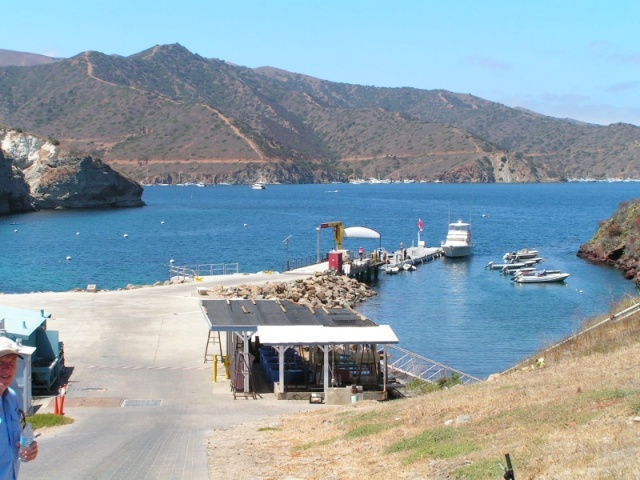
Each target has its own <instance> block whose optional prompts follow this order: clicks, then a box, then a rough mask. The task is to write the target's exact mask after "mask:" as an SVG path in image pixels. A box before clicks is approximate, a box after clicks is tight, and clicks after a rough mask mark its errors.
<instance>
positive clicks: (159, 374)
mask: <svg viewBox="0 0 640 480" xmlns="http://www.w3.org/2000/svg"><path fill="white" fill-rule="evenodd" d="M325 265H326V264H321V265H319V266H311V267H307V268H303V269H299V270H296V271H292V272H287V273H264V272H260V273H255V274H234V275H225V276H214V277H205V278H203V279H202V281H198V282H188V283H182V284H172V285H165V286H155V287H150V286H149V287H141V288H134V289H131V290H118V291H98V292H95V293H91V292H42V293H30V294H3V295H0V303H2V304H3V305H6V306H10V307H16V308H24V309H31V310H40V309H44V310H45V311H46V312H48V313H51V314H52V318H51V319H50V320H48V328H49V329H51V330H58V331H59V332H60V339H61V340H62V341H63V342H64V350H65V357H66V366H67V369H68V372H67V373H68V374H69V383H68V394H67V397H66V399H65V412H64V413H65V415H67V416H69V417H72V418H74V419H75V423H74V424H72V425H69V426H65V427H59V428H56V429H53V430H50V431H47V432H44V433H43V434H42V436H41V437H40V438H39V439H38V441H39V443H40V454H39V456H38V459H37V461H36V462H32V463H29V464H25V465H23V467H22V474H23V475H24V476H25V477H28V478H35V479H37V478H42V479H45V478H46V479H52V478H53V479H57V478H66V479H68V478H130V479H134V478H192V479H206V478H210V476H209V471H208V464H207V449H206V444H207V437H208V435H209V433H210V432H212V431H215V430H217V429H222V428H227V427H231V426H234V425H240V424H243V423H246V422H251V421H256V420H264V419H266V418H268V417H274V416H275V417H277V416H279V415H283V414H288V413H292V412H297V411H303V410H310V409H317V408H323V407H322V406H318V405H311V404H309V403H308V402H294V401H286V402H283V401H280V402H279V401H277V400H275V397H272V396H270V395H266V396H263V397H262V398H258V399H256V400H253V399H238V400H234V399H233V395H232V394H231V391H230V388H229V382H228V381H225V380H224V377H222V376H219V378H218V380H219V381H218V382H214V381H213V374H212V372H213V370H212V364H211V363H210V362H209V363H205V362H204V352H205V347H206V344H207V334H208V328H207V325H206V323H205V319H204V316H203V314H202V312H201V310H200V307H199V300H200V298H202V295H200V294H199V293H198V289H199V288H204V289H207V288H211V287H214V286H217V285H225V286H236V285H241V284H261V283H267V282H288V281H293V280H296V279H302V278H308V277H310V276H313V274H314V273H315V272H316V271H318V270H319V269H320V270H322V269H323V268H325ZM52 400H53V397H44V398H36V402H35V403H36V408H37V409H38V410H37V411H38V412H40V413H43V412H51V411H53V406H52V403H53V402H52ZM61 459H64V460H63V461H62V462H61Z"/></svg>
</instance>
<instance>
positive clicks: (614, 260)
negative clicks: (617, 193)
mask: <svg viewBox="0 0 640 480" xmlns="http://www.w3.org/2000/svg"><path fill="white" fill-rule="evenodd" d="M577 255H578V257H581V258H584V259H586V260H588V261H590V262H593V263H598V264H605V265H612V266H615V267H616V268H618V269H620V270H622V271H623V272H624V276H625V278H627V279H629V280H633V281H634V282H635V284H636V285H638V286H640V268H639V266H638V260H639V259H640V200H633V201H631V202H623V203H621V204H620V205H619V206H618V210H616V212H615V213H614V215H613V216H612V217H611V218H610V219H609V220H605V221H603V222H600V225H599V227H598V230H597V231H596V233H595V235H594V236H593V238H592V239H591V240H590V241H589V242H588V243H585V244H584V245H582V246H581V247H580V250H579V251H578V254H577Z"/></svg>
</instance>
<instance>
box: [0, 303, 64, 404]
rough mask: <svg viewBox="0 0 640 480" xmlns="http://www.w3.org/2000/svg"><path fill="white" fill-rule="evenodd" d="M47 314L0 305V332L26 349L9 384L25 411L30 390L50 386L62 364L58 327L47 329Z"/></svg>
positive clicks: (42, 311)
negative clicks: (17, 394)
mask: <svg viewBox="0 0 640 480" xmlns="http://www.w3.org/2000/svg"><path fill="white" fill-rule="evenodd" d="M50 318H51V314H50V313H46V312H45V311H44V310H39V311H36V310H27V309H21V308H13V307H6V306H3V305H0V335H3V336H6V337H9V338H11V339H12V340H14V341H15V342H16V343H19V344H21V345H22V346H23V347H25V348H24V350H25V352H27V354H26V355H25V359H24V360H20V362H19V364H18V374H17V375H16V378H15V380H14V383H13V384H12V388H14V390H16V392H17V393H19V396H20V398H21V401H22V408H23V410H25V411H26V412H29V411H30V410H31V407H32V404H33V401H32V398H33V397H32V391H33V390H41V391H47V392H48V391H50V390H52V388H53V387H54V385H55V384H56V382H57V381H58V380H59V378H60V374H61V371H62V368H63V367H64V350H63V348H62V342H60V340H59V338H58V331H56V330H48V329H47V320H49V319H50ZM28 352H30V353H28Z"/></svg>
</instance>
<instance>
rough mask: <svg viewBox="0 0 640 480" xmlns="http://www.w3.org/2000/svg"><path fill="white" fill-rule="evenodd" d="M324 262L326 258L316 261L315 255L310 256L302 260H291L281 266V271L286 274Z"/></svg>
mask: <svg viewBox="0 0 640 480" xmlns="http://www.w3.org/2000/svg"><path fill="white" fill-rule="evenodd" d="M326 261H327V258H326V257H323V258H320V261H318V257H317V256H316V255H310V256H308V257H302V258H292V259H289V260H287V261H286V262H284V263H283V264H282V271H283V272H287V271H289V270H295V269H296V268H302V267H307V266H309V265H315V264H316V263H322V262H326Z"/></svg>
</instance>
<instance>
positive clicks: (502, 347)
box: [0, 183, 640, 378]
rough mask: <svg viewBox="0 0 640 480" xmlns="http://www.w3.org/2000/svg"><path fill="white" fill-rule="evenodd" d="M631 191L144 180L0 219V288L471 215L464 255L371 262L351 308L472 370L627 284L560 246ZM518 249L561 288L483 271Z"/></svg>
mask: <svg viewBox="0 0 640 480" xmlns="http://www.w3.org/2000/svg"><path fill="white" fill-rule="evenodd" d="M639 192H640V188H639V184H637V183H569V184H533V185H532V184H524V185H520V184H518V185H510V184H509V185H502V184H500V185H495V184H493V185H458V184H456V185H450V184H389V185H385V184H373V185H370V184H363V185H350V184H331V185H268V186H267V189H266V190H252V189H251V188H250V187H248V186H215V187H206V188H201V187H196V186H189V187H178V186H171V187H160V186H153V187H146V188H145V192H144V197H143V200H144V201H145V202H146V204H147V206H146V207H143V208H137V209H122V210H112V209H109V210H98V211H96V210H93V211H89V210H88V211H65V210H60V211H46V212H37V213H31V214H24V215H14V216H11V217H3V218H0V292H5V293H23V292H33V291H67V290H70V289H73V288H83V289H84V288H86V287H87V285H88V284H97V285H98V287H99V288H101V289H117V288H121V287H125V286H126V285H127V284H134V285H150V284H152V283H154V282H156V281H164V280H166V279H168V278H169V265H170V261H171V260H173V264H174V265H194V264H221V263H235V262H237V263H238V264H239V269H240V271H241V272H247V273H252V272H257V271H261V270H274V271H282V270H284V269H285V265H286V264H287V261H290V262H293V261H296V260H298V259H303V258H307V259H311V260H315V259H316V257H317V255H318V253H320V255H321V256H324V255H326V253H327V252H328V251H329V250H331V248H333V232H332V230H331V229H322V230H317V229H316V227H318V225H319V224H321V223H324V222H331V221H341V222H343V224H344V226H345V227H350V226H364V227H369V228H372V229H374V230H376V231H378V232H380V234H381V239H380V240H358V239H345V241H344V248H348V249H350V250H353V251H357V249H358V248H359V247H360V246H363V247H364V248H365V249H366V250H367V251H371V250H374V249H375V248H378V247H380V246H382V247H384V248H386V249H387V250H395V249H397V248H399V245H400V242H403V243H404V245H405V246H408V245H411V244H412V243H413V244H415V243H417V240H418V229H417V222H418V219H419V218H421V219H422V220H423V222H424V231H423V232H422V239H424V240H425V241H426V243H427V245H428V246H439V245H440V242H441V241H442V240H443V239H444V238H445V236H446V232H447V225H448V223H449V222H450V221H451V222H453V221H456V220H458V219H462V220H464V221H468V222H470V223H471V226H472V232H473V237H474V243H475V254H474V256H473V257H471V258H469V259H465V260H455V261H452V260H450V259H444V258H443V259H439V260H436V261H433V262H430V263H427V264H424V265H421V266H419V267H418V269H417V270H416V271H414V272H403V273H400V274H397V275H386V274H384V273H381V274H380V275H379V278H378V280H377V281H375V282H374V283H372V284H371V286H372V288H373V289H375V290H376V291H377V292H378V293H379V295H378V296H376V297H374V298H373V299H371V300H368V301H367V302H365V303H362V304H360V305H359V306H358V307H357V310H358V311H360V312H361V313H363V314H364V315H366V316H368V317H369V318H371V319H372V320H373V321H375V322H377V323H379V324H389V325H391V326H392V327H393V329H394V331H395V332H396V334H397V335H398V337H399V339H400V346H401V347H404V348H407V349H409V350H411V351H414V352H416V353H418V354H420V355H423V356H425V357H428V358H430V359H433V360H436V361H438V362H441V363H444V364H446V365H448V366H450V367H453V368H456V369H459V370H461V371H463V372H465V373H467V374H470V375H475V376H478V377H480V378H486V377H487V376H488V375H490V374H492V373H496V372H499V371H503V370H505V369H507V368H509V367H510V366H512V365H513V364H514V363H516V362H517V361H519V360H521V359H523V358H525V357H527V356H528V355H531V354H533V353H534V352H535V351H537V350H538V349H540V348H541V347H543V346H545V345H547V344H549V343H551V342H554V341H556V340H558V339H560V338H562V337H564V336H566V335H568V334H570V333H572V332H574V331H575V330H576V329H577V328H578V327H579V326H580V324H581V323H582V322H583V321H584V320H585V319H587V318H589V317H592V316H595V315H599V314H603V313H606V312H608V311H609V309H610V308H611V306H612V304H613V303H614V302H616V301H618V300H620V299H621V298H623V297H625V296H634V295H636V289H635V288H634V285H633V284H632V283H631V282H629V281H626V280H624V279H623V277H622V274H621V272H620V271H618V270H615V269H613V268H610V267H602V266H595V265H591V264H589V263H587V262H585V261H583V260H582V259H580V258H577V257H576V253H577V251H578V248H579V247H580V245H581V244H583V243H586V242H587V241H589V240H590V239H591V237H592V236H593V234H594V233H595V231H596V229H597V227H598V223H599V222H600V221H602V220H605V219H607V218H609V217H610V216H611V215H612V214H613V212H614V211H615V210H616V208H617V207H618V205H619V203H620V202H622V201H625V200H631V199H633V198H636V197H637V196H638V193H639ZM523 247H529V248H537V249H539V250H540V254H541V256H542V257H544V258H545V263H544V264H543V266H544V267H545V268H549V269H561V270H563V271H566V272H568V273H570V274H571V276H570V277H569V278H568V279H567V281H566V283H565V284H549V285H518V284H514V283H513V282H512V281H510V280H509V277H505V276H503V275H501V274H500V273H499V272H498V271H495V270H488V269H486V268H485V266H486V265H487V263H489V262H490V261H496V262H499V261H501V260H502V255H503V254H504V253H505V252H507V251H512V250H517V249H520V248H523ZM0 301H1V297H0Z"/></svg>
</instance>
